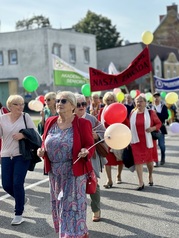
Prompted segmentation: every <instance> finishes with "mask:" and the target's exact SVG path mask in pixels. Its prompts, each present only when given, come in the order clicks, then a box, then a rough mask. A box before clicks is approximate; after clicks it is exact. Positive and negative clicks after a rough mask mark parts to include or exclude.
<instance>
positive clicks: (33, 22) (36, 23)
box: [16, 15, 51, 30]
mask: <svg viewBox="0 0 179 238" xmlns="http://www.w3.org/2000/svg"><path fill="white" fill-rule="evenodd" d="M42 27H51V25H50V21H49V19H48V18H47V17H44V16H42V15H40V16H33V17H32V18H30V19H24V20H19V21H17V22H16V30H28V29H35V28H42Z"/></svg>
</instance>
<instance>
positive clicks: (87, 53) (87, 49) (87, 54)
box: [83, 47, 90, 64]
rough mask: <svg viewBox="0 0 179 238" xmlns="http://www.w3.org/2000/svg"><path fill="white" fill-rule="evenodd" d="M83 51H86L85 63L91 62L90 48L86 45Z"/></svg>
mask: <svg viewBox="0 0 179 238" xmlns="http://www.w3.org/2000/svg"><path fill="white" fill-rule="evenodd" d="M83 52H84V63H85V64H89V63H90V54H89V48H87V47H85V48H84V50H83Z"/></svg>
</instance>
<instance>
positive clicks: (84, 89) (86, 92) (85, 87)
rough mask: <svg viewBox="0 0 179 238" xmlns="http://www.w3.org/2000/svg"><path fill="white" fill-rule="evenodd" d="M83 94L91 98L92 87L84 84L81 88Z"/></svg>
mask: <svg viewBox="0 0 179 238" xmlns="http://www.w3.org/2000/svg"><path fill="white" fill-rule="evenodd" d="M81 92H82V94H83V95H84V96H85V97H89V96H91V89H90V85H89V84H84V85H83V86H82V87H81Z"/></svg>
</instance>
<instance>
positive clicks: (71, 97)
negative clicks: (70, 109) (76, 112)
mask: <svg viewBox="0 0 179 238" xmlns="http://www.w3.org/2000/svg"><path fill="white" fill-rule="evenodd" d="M61 96H64V97H65V98H66V99H67V100H68V101H69V102H70V103H71V104H72V105H73V106H74V107H76V104H77V100H76V97H75V94H74V93H72V92H71V91H62V92H58V93H57V95H56V97H61Z"/></svg>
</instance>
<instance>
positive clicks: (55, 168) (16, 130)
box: [0, 91, 168, 238]
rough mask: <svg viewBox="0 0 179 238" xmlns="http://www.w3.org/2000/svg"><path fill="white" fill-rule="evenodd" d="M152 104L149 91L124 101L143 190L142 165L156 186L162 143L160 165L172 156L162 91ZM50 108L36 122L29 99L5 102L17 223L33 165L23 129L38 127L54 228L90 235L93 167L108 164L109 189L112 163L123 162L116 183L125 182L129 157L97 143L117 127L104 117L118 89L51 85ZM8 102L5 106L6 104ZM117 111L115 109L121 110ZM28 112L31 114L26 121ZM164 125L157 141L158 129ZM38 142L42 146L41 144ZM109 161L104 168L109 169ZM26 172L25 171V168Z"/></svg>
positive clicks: (0, 121) (4, 161)
mask: <svg viewBox="0 0 179 238" xmlns="http://www.w3.org/2000/svg"><path fill="white" fill-rule="evenodd" d="M153 98H154V100H153V103H148V102H147V99H146V97H145V95H144V94H140V95H138V96H136V97H135V99H133V98H132V97H131V95H130V94H126V95H125V99H124V101H123V102H120V103H123V104H124V105H125V107H126V109H127V115H126V119H125V120H124V122H122V123H124V124H125V125H126V126H128V127H129V128H130V130H131V134H132V139H131V142H130V146H131V149H132V154H133V159H134V165H135V170H136V173H137V177H138V187H137V190H138V191H141V190H143V189H145V184H144V180H143V165H144V164H146V166H147V169H148V173H149V175H148V183H149V186H154V185H155V184H154V178H153V167H154V166H159V163H158V152H157V143H158V146H159V148H160V151H161V153H160V154H161V158H160V165H161V166H162V165H164V164H165V162H166V158H165V135H166V134H167V129H166V126H165V123H166V120H167V119H168V109H167V106H166V105H165V103H164V102H163V101H162V100H161V96H160V93H158V92H155V93H154V94H153ZM44 99H45V101H44V103H45V104H44V108H43V110H42V111H41V112H40V116H41V119H40V121H39V124H38V127H37V128H36V127H35V125H34V123H33V121H32V119H31V117H30V115H29V114H28V113H25V114H24V112H23V111H24V99H23V98H22V97H21V96H20V95H11V96H10V97H9V98H8V99H7V103H6V108H4V107H2V104H0V106H1V115H0V138H2V139H3V142H2V148H1V174H2V187H3V189H4V190H5V191H6V192H7V193H8V194H10V195H11V196H12V197H13V198H14V200H15V210H14V218H13V220H12V222H11V225H20V224H21V223H22V222H23V221H24V218H23V211H24V204H25V203H26V202H27V198H26V196H25V190H24V182H25V177H26V174H27V171H28V170H29V165H30V159H27V158H26V156H24V154H22V153H21V146H20V145H21V143H20V142H21V141H22V140H23V141H27V139H28V138H27V136H29V135H27V134H25V133H24V129H31V130H33V133H34V131H35V133H36V134H35V135H37V134H38V135H39V136H40V138H42V141H41V144H40V146H38V148H37V150H36V156H37V157H38V158H43V160H44V174H46V175H48V176H49V186H50V203H51V210H52V218H53V223H54V228H55V231H56V232H57V233H59V237H66V238H68V237H69V238H70V237H78V238H85V237H89V232H88V228H87V224H86V212H87V194H86V183H87V178H88V174H89V173H90V172H91V171H94V172H95V176H96V177H97V180H99V179H100V173H101V172H103V171H105V173H106V178H107V181H106V183H105V184H104V185H103V187H104V188H105V189H110V188H112V187H113V183H114V179H113V176H112V166H117V174H116V175H115V182H116V183H117V184H120V183H122V170H123V168H124V164H123V161H122V151H121V157H120V158H118V157H117V156H116V154H115V153H114V151H113V148H109V147H108V154H107V156H106V157H103V156H101V155H100V154H99V153H98V152H97V150H96V149H95V146H94V144H95V143H96V142H99V141H101V140H103V139H104V133H105V130H106V129H107V128H108V127H109V126H110V125H109V124H108V123H107V122H106V121H105V117H104V114H105V111H106V110H107V109H108V107H109V106H110V105H111V104H112V103H115V102H117V101H118V100H117V97H116V94H115V93H114V92H112V91H110V92H106V93H105V94H104V95H103V96H101V95H99V94H98V93H93V94H92V96H91V97H85V96H84V95H82V94H78V93H72V92H70V91H62V92H58V93H55V92H49V93H47V94H46V95H45V96H44ZM2 108H3V110H2ZM114 113H115V112H114ZM24 115H25V118H26V120H25V121H24ZM153 131H161V136H160V138H159V139H158V141H157V140H154V139H153V138H152V134H151V132H153ZM37 144H38V143H37V142H36V146H37ZM103 168H104V169H103ZM19 171H21V173H19ZM90 199H91V211H92V221H94V222H99V221H100V220H101V195H100V186H99V183H98V182H97V188H96V192H95V193H93V194H90Z"/></svg>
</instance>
